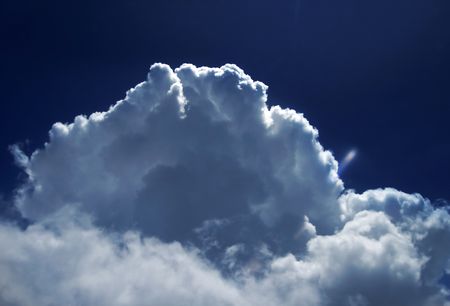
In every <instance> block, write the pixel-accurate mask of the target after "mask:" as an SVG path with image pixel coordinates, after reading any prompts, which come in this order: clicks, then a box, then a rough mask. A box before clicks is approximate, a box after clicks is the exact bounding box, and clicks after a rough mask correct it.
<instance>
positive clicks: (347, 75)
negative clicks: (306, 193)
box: [0, 0, 450, 199]
mask: <svg viewBox="0 0 450 306" xmlns="http://www.w3.org/2000/svg"><path fill="white" fill-rule="evenodd" d="M0 6H1V7H0V23H1V27H0V31H1V37H2V47H1V48H0V53H1V59H2V60H1V69H0V71H1V82H0V86H1V104H0V114H1V116H2V118H1V120H0V131H1V132H0V133H1V137H0V169H1V170H2V175H1V177H0V192H1V193H3V194H9V193H10V191H11V189H12V188H13V186H15V185H16V184H17V182H18V180H20V178H19V176H18V172H17V170H16V169H15V167H14V166H13V162H12V158H11V157H10V154H9V152H8V145H11V144H13V143H17V142H22V143H23V144H24V148H25V150H26V151H27V152H30V151H32V150H33V149H34V148H36V147H37V146H40V145H41V144H42V143H43V142H44V141H45V140H46V139H47V131H48V129H49V128H50V126H51V124H52V123H54V122H56V121H63V122H68V121H71V120H72V119H73V117H74V116H75V115H77V114H89V113H91V112H93V111H98V110H105V109H106V108H107V107H108V106H109V105H111V104H113V103H114V102H115V101H117V100H119V99H121V98H123V97H124V94H125V91H126V90H127V89H129V88H130V87H132V86H134V85H136V84H137V83H138V82H140V81H142V80H144V79H145V76H146V73H147V70H148V67H149V66H150V65H151V64H152V63H154V62H165V63H168V64H171V65H172V66H178V65H180V64H181V63H184V62H191V63H194V64H196V65H208V66H218V65H222V64H224V63H235V64H237V65H239V66H240V67H241V68H243V69H244V70H245V71H246V72H247V73H248V74H250V75H251V76H252V78H253V79H256V80H260V81H263V82H264V83H266V84H268V85H269V87H270V89H269V99H270V101H272V103H276V104H281V105H282V106H285V107H291V108H295V109H296V110H297V111H300V112H303V113H305V116H306V117H307V118H308V119H309V120H310V122H311V123H312V124H313V125H314V126H316V127H317V128H318V129H319V131H320V141H321V143H322V144H323V145H324V146H325V147H326V148H327V149H330V150H332V151H333V152H334V153H335V156H336V158H337V159H341V158H342V157H343V156H344V155H345V153H346V152H347V151H348V150H350V149H352V148H356V149H357V150H358V152H359V154H358V156H357V159H356V160H355V161H354V162H353V164H351V165H350V167H349V168H348V169H347V172H345V173H344V180H345V183H346V186H347V187H349V188H355V189H356V190H358V191H364V190H366V189H368V188H375V187H385V186H392V187H396V188H398V189H401V190H403V191H406V192H420V193H422V194H423V195H424V196H427V197H429V198H431V199H438V198H446V199H450V188H449V177H448V175H449V174H450V161H449V157H450V141H449V139H450V135H449V134H450V132H449V131H450V129H449V128H448V118H449V116H450V86H449V84H450V56H449V54H450V2H449V1H448V0H396V1H392V0H378V1H370V2H367V1H359V0H342V1H336V0H290V1H289V0H286V1H264V0H259V1H253V0H249V1H242V0H239V1H233V0H226V1H225V0H214V1H211V0H207V1H206V0H161V1H156V0H155V1H149V0H127V1H114V0H109V1H92V0H91V1H70V2H69V1H27V0H24V1H12V0H9V1H8V0H5V1H2V3H1V4H0Z"/></svg>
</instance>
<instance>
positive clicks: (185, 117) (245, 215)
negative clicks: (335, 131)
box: [0, 64, 450, 306]
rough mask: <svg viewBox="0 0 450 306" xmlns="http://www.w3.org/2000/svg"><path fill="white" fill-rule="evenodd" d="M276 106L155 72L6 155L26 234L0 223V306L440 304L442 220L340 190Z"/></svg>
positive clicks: (405, 202)
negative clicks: (105, 104) (119, 96)
mask: <svg viewBox="0 0 450 306" xmlns="http://www.w3.org/2000/svg"><path fill="white" fill-rule="evenodd" d="M269 105H270V102H269V101H268V96H267V86H266V85H264V84H262V83H260V82H257V81H253V80H252V79H251V78H250V76H248V75H246V74H245V73H244V72H243V71H242V70H241V69H240V68H238V67H237V66H235V65H225V66H223V67H221V68H208V67H195V66H193V65H188V64H185V65H182V66H181V67H179V68H177V69H175V70H172V68H170V67H169V66H167V65H164V64H155V65H153V66H152V67H151V69H150V72H149V74H148V77H147V80H146V81H145V82H143V83H141V84H139V85H137V86H136V87H135V88H133V89H131V90H129V91H128V92H127V95H126V97H125V98H124V99H123V100H122V101H119V102H117V103H116V104H115V105H113V106H111V107H110V109H109V110H108V111H106V112H101V113H94V114H91V115H90V116H88V117H86V116H78V117H76V118H75V120H74V122H73V123H70V124H63V123H56V124H54V125H53V127H52V129H51V130H50V133H49V135H50V139H49V141H48V142H47V143H46V144H45V145H44V147H43V148H41V149H38V150H37V151H35V152H34V153H33V154H32V155H31V156H29V157H28V156H26V155H25V154H23V153H22V152H21V151H20V150H19V149H18V148H17V147H13V148H12V153H13V154H14V155H15V157H16V160H17V164H18V165H19V166H20V167H22V168H23V169H24V171H25V173H26V174H27V175H28V181H27V182H25V183H24V184H23V185H22V186H19V188H18V191H17V195H16V197H15V199H14V205H15V206H16V207H17V209H18V211H19V212H20V214H21V215H22V217H24V218H27V219H28V220H29V222H30V225H29V226H28V227H26V228H25V229H20V228H19V227H17V226H16V225H14V224H12V223H11V222H9V223H8V222H6V221H3V222H1V223H0V247H1V248H2V249H4V250H7V251H5V252H2V253H1V254H0V272H1V273H0V302H1V303H2V305H3V304H5V305H80V304H81V305H186V304H188V305H313V306H314V305H317V306H322V305H349V306H355V305H417V306H419V305H421V306H428V305H429V306H431V305H446V306H447V305H448V302H446V301H447V298H448V293H447V288H446V287H445V285H443V284H442V283H441V282H440V280H441V278H442V277H443V276H444V275H445V274H446V273H448V272H449V270H450V269H449V268H450V264H449V258H450V251H449V250H450V216H449V213H448V210H447V208H445V207H441V208H435V207H433V205H432V204H431V203H430V201H429V200H427V199H426V198H424V197H422V196H421V195H419V194H412V195H411V194H405V193H402V192H400V191H397V190H395V189H379V190H369V191H366V192H364V193H362V194H357V193H355V192H353V191H344V185H343V182H342V181H341V180H340V179H339V176H338V174H337V173H338V164H337V162H336V161H335V159H334V157H333V155H332V154H331V153H330V152H329V151H326V150H325V149H324V148H323V147H322V146H321V145H320V143H319V141H318V132H317V130H316V129H315V128H314V127H312V126H311V125H310V124H309V122H308V121H307V120H306V119H305V118H304V116H303V115H302V114H299V113H297V112H296V111H294V110H289V109H282V108H281V107H279V106H269ZM446 303H447V304H446Z"/></svg>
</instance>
